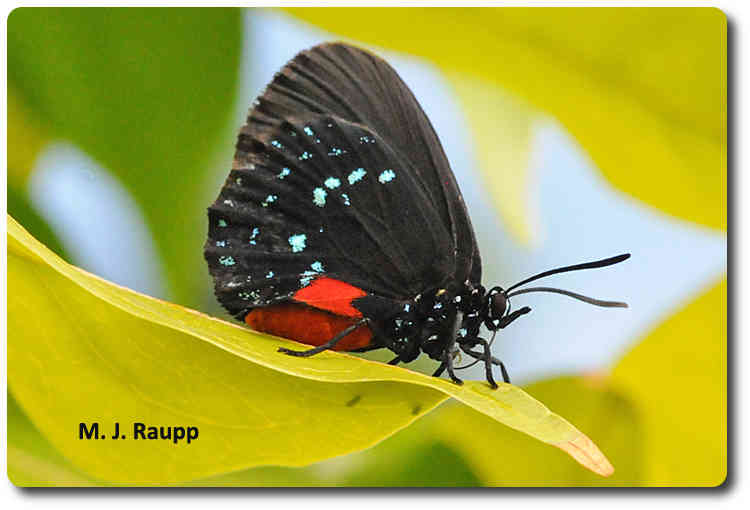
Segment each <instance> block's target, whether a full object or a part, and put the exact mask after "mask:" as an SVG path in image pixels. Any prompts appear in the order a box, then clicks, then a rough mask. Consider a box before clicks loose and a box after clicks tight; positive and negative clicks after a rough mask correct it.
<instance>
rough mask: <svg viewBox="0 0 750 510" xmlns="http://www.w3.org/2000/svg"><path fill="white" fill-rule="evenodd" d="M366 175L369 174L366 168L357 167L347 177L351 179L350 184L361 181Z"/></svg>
mask: <svg viewBox="0 0 750 510" xmlns="http://www.w3.org/2000/svg"><path fill="white" fill-rule="evenodd" d="M365 175H367V172H366V171H365V169H364V168H357V169H356V170H355V171H353V172H352V173H350V174H349V177H347V179H348V180H349V185H352V184H354V183H356V182H359V181H361V180H362V179H363V178H364V176H365Z"/></svg>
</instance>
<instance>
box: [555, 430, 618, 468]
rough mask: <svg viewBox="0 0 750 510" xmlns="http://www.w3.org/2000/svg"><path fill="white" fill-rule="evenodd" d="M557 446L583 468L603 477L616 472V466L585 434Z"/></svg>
mask: <svg viewBox="0 0 750 510" xmlns="http://www.w3.org/2000/svg"><path fill="white" fill-rule="evenodd" d="M555 446H557V447H558V448H560V449H561V450H562V451H564V452H565V453H567V454H568V455H570V456H571V457H573V458H574V459H575V460H576V461H578V463H579V464H581V465H582V466H583V467H585V468H587V469H590V470H591V471H593V472H594V473H596V474H598V475H601V476H610V475H612V473H614V472H615V468H614V466H612V464H611V463H610V462H609V460H608V459H607V457H605V456H604V454H603V453H602V451H601V450H600V449H599V447H597V446H596V445H595V444H594V442H593V441H592V440H591V439H589V438H588V437H587V436H586V435H585V434H581V435H579V436H578V437H576V438H575V439H572V440H570V441H563V442H562V443H555Z"/></svg>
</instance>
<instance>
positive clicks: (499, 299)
mask: <svg viewBox="0 0 750 510" xmlns="http://www.w3.org/2000/svg"><path fill="white" fill-rule="evenodd" d="M507 308H508V298H507V297H506V296H505V292H503V291H502V290H500V291H498V292H494V293H492V294H491V295H490V315H491V317H492V318H493V319H501V318H502V317H503V316H504V315H505V311H506V310H507Z"/></svg>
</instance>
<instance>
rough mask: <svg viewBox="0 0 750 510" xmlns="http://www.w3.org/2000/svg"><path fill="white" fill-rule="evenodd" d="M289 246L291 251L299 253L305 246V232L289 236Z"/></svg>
mask: <svg viewBox="0 0 750 510" xmlns="http://www.w3.org/2000/svg"><path fill="white" fill-rule="evenodd" d="M289 246H291V247H292V252H293V253H299V252H301V251H302V250H304V249H305V247H306V246H307V236H306V235H305V234H294V235H291V236H289Z"/></svg>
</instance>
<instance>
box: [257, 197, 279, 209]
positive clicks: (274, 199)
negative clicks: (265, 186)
mask: <svg viewBox="0 0 750 510" xmlns="http://www.w3.org/2000/svg"><path fill="white" fill-rule="evenodd" d="M278 198H279V197H278V196H276V195H268V196H267V197H266V199H265V200H264V201H263V203H262V204H260V205H262V206H263V207H268V204H272V203H274V202H276V200H277V199H278Z"/></svg>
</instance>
